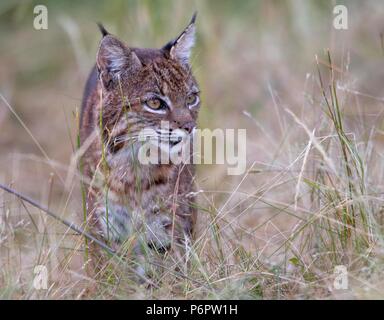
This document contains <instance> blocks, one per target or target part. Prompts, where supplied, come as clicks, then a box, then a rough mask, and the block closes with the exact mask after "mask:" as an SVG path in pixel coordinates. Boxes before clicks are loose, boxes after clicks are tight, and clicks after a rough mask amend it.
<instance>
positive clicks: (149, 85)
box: [80, 19, 200, 251]
mask: <svg viewBox="0 0 384 320" xmlns="http://www.w3.org/2000/svg"><path fill="white" fill-rule="evenodd" d="M102 32H103V39H102V41H101V44H100V48H99V52H98V55H97V63H96V66H95V67H94V69H93V71H92V72H91V74H90V76H89V79H88V81H87V84H86V88H85V92H84V98H83V103H82V113H81V119H80V140H81V144H82V146H83V148H84V149H85V153H84V156H83V158H82V164H83V173H84V175H85V176H86V177H87V178H88V179H89V181H88V183H89V188H88V193H87V215H88V219H89V223H90V224H91V225H92V227H93V230H94V232H95V233H98V234H100V235H101V236H102V237H103V238H105V239H106V240H109V241H111V242H112V243H113V245H114V247H118V246H119V245H120V244H121V243H122V242H124V241H125V240H126V239H128V238H129V237H130V236H132V235H133V234H134V233H135V232H136V233H138V234H139V235H142V238H141V240H143V241H145V242H146V243H147V244H148V245H149V246H150V247H151V248H155V249H157V250H159V251H163V250H166V249H169V248H170V247H171V244H176V245H177V244H179V245H180V244H181V246H184V244H185V240H188V239H189V238H190V236H191V233H192V230H193V226H194V224H195V219H196V210H195V208H194V206H193V205H194V196H193V191H194V183H193V180H194V167H193V165H191V164H184V163H181V164H173V163H168V164H167V163H166V164H161V163H160V164H142V163H140V162H138V160H137V155H138V149H139V148H140V145H141V144H140V143H139V142H138V141H137V135H138V133H139V132H140V131H141V130H142V129H144V128H151V129H153V130H155V131H156V132H158V131H159V133H158V135H159V138H160V139H163V138H164V136H166V137H167V139H168V140H167V141H168V142H167V143H168V144H169V146H170V148H171V150H174V149H173V148H175V149H176V148H179V147H178V146H179V145H180V142H175V141H174V140H172V139H175V138H174V136H176V135H178V134H182V135H190V134H192V131H193V128H194V127H195V125H196V119H197V114H198V107H199V101H200V100H199V97H198V87H197V83H196V81H195V79H194V78H193V76H192V74H191V69H190V67H189V64H188V57H189V50H190V49H191V47H192V44H193V37H194V19H193V20H192V22H191V24H190V25H189V26H188V27H187V28H186V29H185V30H184V32H183V33H182V34H181V35H180V36H179V37H178V38H177V39H176V40H175V41H172V42H170V43H169V44H168V45H167V46H165V47H164V48H162V49H138V48H128V47H126V46H125V45H124V44H123V43H122V42H120V41H119V40H118V39H117V38H115V37H114V36H112V35H110V34H108V33H107V32H106V31H105V29H102ZM193 99H195V100H196V103H195V105H192V103H190V102H191V101H192V102H193ZM161 121H167V122H168V123H169V124H170V129H169V132H166V133H164V132H163V131H161V130H162V129H161V128H160V125H161ZM177 139H178V140H177V141H180V137H178V136H177Z"/></svg>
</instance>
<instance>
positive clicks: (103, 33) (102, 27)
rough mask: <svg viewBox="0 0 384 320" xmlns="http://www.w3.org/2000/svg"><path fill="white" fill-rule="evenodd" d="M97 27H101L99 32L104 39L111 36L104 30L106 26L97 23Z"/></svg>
mask: <svg viewBox="0 0 384 320" xmlns="http://www.w3.org/2000/svg"><path fill="white" fill-rule="evenodd" d="M97 26H98V27H99V30H100V32H101V34H102V35H103V37H105V36H107V35H109V32H108V31H107V30H106V29H105V28H104V26H103V25H102V24H101V23H100V22H98V23H97Z"/></svg>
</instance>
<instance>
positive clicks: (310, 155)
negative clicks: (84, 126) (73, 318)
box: [0, 0, 384, 299]
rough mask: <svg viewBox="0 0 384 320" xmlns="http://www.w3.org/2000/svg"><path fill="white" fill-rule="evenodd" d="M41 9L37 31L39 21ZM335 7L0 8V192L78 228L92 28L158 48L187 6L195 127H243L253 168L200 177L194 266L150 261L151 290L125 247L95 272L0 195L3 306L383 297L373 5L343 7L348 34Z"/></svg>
mask: <svg viewBox="0 0 384 320" xmlns="http://www.w3.org/2000/svg"><path fill="white" fill-rule="evenodd" d="M36 4H45V5H46V6H47V8H48V14H49V27H48V30H40V31H39V30H35V29H34V28H33V24H32V22H33V7H34V6H35V5H36ZM335 5H336V1H332V0H329V1H327V0H324V1H315V0H310V1H307V0H286V1H269V0H268V1H267V0H264V1H263V0H260V1H251V0H245V1H230V0H224V1H204V0H195V1H184V0H183V1H171V0H166V1H134V0H129V1H123V0H121V1H120V0H114V1H76V2H67V1H48V0H46V1H11V0H2V1H1V2H0V39H1V46H0V94H1V96H0V132H1V134H0V183H3V184H5V185H7V186H11V187H12V188H13V189H15V190H18V191H19V192H22V193H24V194H26V195H28V196H29V197H31V198H33V199H35V200H36V201H37V202H38V203H40V204H41V205H43V206H45V207H48V208H49V209H50V210H52V211H53V212H55V213H56V214H57V215H59V216H61V217H64V218H65V219H67V220H69V221H71V222H74V223H76V224H78V225H81V223H82V215H83V213H82V212H83V200H82V193H81V188H80V180H79V172H78V170H77V168H78V163H77V153H76V149H77V135H78V128H77V122H78V113H79V108H80V105H81V98H82V91H83V87H84V85H85V81H86V78H87V75H88V72H89V70H90V68H91V67H92V65H93V64H94V61H95V54H96V50H97V45H98V42H99V40H100V34H99V31H98V30H97V27H96V22H98V21H101V22H103V24H104V25H105V26H106V27H107V28H108V30H110V31H111V32H112V33H113V34H115V35H117V36H119V37H120V38H121V39H123V40H124V41H126V42H127V43H128V44H130V45H133V46H143V47H160V46H161V45H163V44H165V43H166V42H167V41H168V40H170V39H171V38H172V37H174V36H176V35H177V34H178V33H179V32H180V30H182V28H183V27H184V26H185V25H186V23H187V22H188V20H189V19H190V17H191V15H192V13H193V12H194V11H195V10H197V11H198V19H197V45H196V47H195V49H194V52H193V70H194V72H195V74H196V77H197V79H198V81H199V83H200V87H201V90H202V100H203V104H202V108H201V113H200V120H199V126H200V127H201V128H212V129H213V128H223V129H225V128H235V129H239V128H241V129H246V130H247V171H246V173H245V174H243V175H240V176H228V175H227V171H226V169H227V167H226V165H201V166H198V173H197V177H196V182H197V186H198V190H199V199H198V204H199V218H198V231H197V236H196V240H195V242H194V244H193V246H192V248H191V250H190V252H189V256H188V260H189V263H188V264H184V265H177V268H175V264H177V262H174V261H171V260H170V261H165V262H164V264H163V262H162V261H161V262H159V265H153V264H148V265H147V266H146V267H147V269H148V274H149V275H150V281H151V284H148V283H145V282H144V283H142V282H138V281H137V280H135V276H134V274H133V272H132V270H133V268H132V266H134V264H135V263H136V262H135V261H134V258H133V257H131V256H130V254H129V252H130V251H129V250H130V243H129V241H128V243H127V244H126V247H125V248H124V250H126V256H125V258H124V259H122V258H119V257H115V256H112V257H111V256H108V257H107V258H108V259H109V262H108V264H107V266H106V267H105V268H104V269H103V270H101V272H100V274H99V275H98V276H97V277H95V278H89V277H88V276H87V275H86V272H85V270H86V268H87V256H86V252H85V249H84V243H85V242H84V238H83V237H81V236H79V235H76V234H75V233H74V232H73V231H72V230H70V229H69V228H68V227H66V226H65V225H63V224H61V223H60V222H58V221H57V220H55V219H52V218H51V217H48V216H47V215H46V214H45V213H44V212H42V211H41V210H38V209H36V208H35V207H33V206H31V205H29V204H27V203H25V202H24V201H21V200H19V199H17V198H16V197H14V196H12V195H10V194H8V193H6V192H4V191H1V190H0V299H167V298H168V299H175V298H179V299H208V298H210V299H383V298H384V279H383V277H382V274H383V272H384V206H383V204H384V203H383V202H384V197H383V194H384V184H383V178H384V148H383V143H384V114H383V110H384V109H383V108H384V95H383V85H384V68H383V67H384V45H383V37H382V33H383V32H384V20H383V18H382V17H383V16H384V4H382V3H381V1H379V0H376V1H374V0H365V1H357V0H351V1H348V2H347V4H346V6H347V8H348V29H347V30H336V29H335V28H334V27H333V19H334V14H333V13H332V10H333V7H334V6H335ZM36 265H44V266H46V267H47V270H48V272H49V281H48V288H47V289H46V290H36V289H35V288H34V286H33V280H34V276H35V274H34V268H35V266H36ZM336 266H344V267H345V268H346V270H347V271H348V288H346V289H337V288H335V286H334V281H335V276H336V274H335V267H336ZM175 270H177V271H175Z"/></svg>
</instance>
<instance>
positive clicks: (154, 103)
mask: <svg viewBox="0 0 384 320" xmlns="http://www.w3.org/2000/svg"><path fill="white" fill-rule="evenodd" d="M146 103H147V106H148V107H150V108H151V109H154V110H159V109H160V108H161V107H162V103H161V100H160V99H157V98H153V99H150V100H147V102H146Z"/></svg>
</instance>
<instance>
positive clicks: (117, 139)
mask: <svg viewBox="0 0 384 320" xmlns="http://www.w3.org/2000/svg"><path fill="white" fill-rule="evenodd" d="M101 30H102V32H103V39H102V40H101V43H100V47H99V50H98V54H97V68H98V71H99V79H100V83H101V90H102V108H103V109H102V120H103V121H102V123H103V128H104V132H103V140H104V141H105V143H106V146H107V148H106V150H107V152H108V153H109V155H111V156H112V155H113V156H114V157H115V158H116V154H118V153H120V154H122V153H124V151H127V148H128V147H130V146H132V145H133V144H135V143H136V142H137V139H138V136H139V134H140V132H141V131H142V129H144V128H145V129H150V130H149V132H151V135H155V137H151V138H155V139H159V141H161V142H162V143H164V142H165V143H168V147H169V150H171V152H172V149H173V148H178V144H179V142H180V141H182V139H184V138H185V137H186V136H188V135H190V134H191V133H192V131H193V129H194V128H195V126H196V119H197V114H198V110H199V105H200V97H199V88H198V85H197V83H196V80H195V79H194V77H193V75H192V72H191V67H190V65H189V57H190V52H191V49H192V47H193V45H194V41H195V15H194V16H193V18H192V20H191V22H190V24H189V25H188V26H187V27H186V28H185V30H184V31H183V32H182V33H181V34H180V35H179V36H178V37H177V38H176V39H175V40H172V41H170V42H169V43H168V44H167V45H165V46H164V47H163V48H160V49H141V48H131V47H128V46H126V45H125V44H124V43H123V42H121V41H120V40H119V39H117V38H116V37H115V36H113V35H110V34H109V33H108V32H107V31H106V30H105V29H104V28H102V27H101ZM164 121H165V122H164ZM164 123H167V126H166V129H164ZM117 157H118V156H117Z"/></svg>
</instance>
